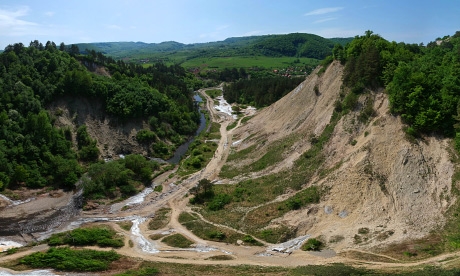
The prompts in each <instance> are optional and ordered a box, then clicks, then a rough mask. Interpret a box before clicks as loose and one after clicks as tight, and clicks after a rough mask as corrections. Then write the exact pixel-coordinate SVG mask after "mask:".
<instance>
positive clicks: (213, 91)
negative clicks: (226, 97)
mask: <svg viewBox="0 0 460 276" xmlns="http://www.w3.org/2000/svg"><path fill="white" fill-rule="evenodd" d="M206 94H208V96H209V97H211V98H212V99H214V98H216V97H218V96H222V90H220V89H210V90H206Z"/></svg>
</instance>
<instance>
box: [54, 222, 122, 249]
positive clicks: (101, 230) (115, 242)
mask: <svg viewBox="0 0 460 276" xmlns="http://www.w3.org/2000/svg"><path fill="white" fill-rule="evenodd" d="M64 244H68V245H76V246H85V245H99V246H102V247H122V246H123V245H124V242H123V240H121V239H119V238H116V232H115V231H114V230H112V229H108V228H106V227H92V228H78V229H75V230H72V231H68V232H63V233H58V234H53V235H51V237H50V238H49V239H48V245H50V246H57V245H64Z"/></svg>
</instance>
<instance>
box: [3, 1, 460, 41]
mask: <svg viewBox="0 0 460 276" xmlns="http://www.w3.org/2000/svg"><path fill="white" fill-rule="evenodd" d="M366 30H371V31H373V32H374V33H376V34H379V35H380V36H382V37H383V38H385V39H387V40H389V41H396V42H406V43H417V44H418V43H424V44H425V45H426V44H427V43H428V42H430V41H434V40H435V39H436V38H438V37H443V36H445V35H453V34H454V33H455V32H456V31H457V30H460V2H458V0H436V1H434V0H419V1H415V0H348V1H344V0H329V1H328V0H322V1H320V0H314V1H311V0H277V1H274V0H225V1H223V0H166V1H164V0H90V1H89V0H79V1H62V0H61V1H50V0H0V49H4V48H5V47H6V46H7V45H8V44H14V43H18V42H22V43H23V44H24V45H26V46H28V45H29V43H30V42H31V41H33V40H39V41H40V42H42V43H43V44H45V43H46V42H47V41H53V42H55V43H56V44H57V45H59V44H60V43H61V42H64V43H65V44H66V45H69V44H73V43H86V42H118V41H135V42H137V41H142V42H146V43H160V42H163V41H177V42H181V43H186V44H189V43H199V42H211V41H220V40H224V39H226V38H228V37H242V36H251V35H267V34H288V33H311V34H316V35H319V36H322V37H326V38H331V37H354V36H356V35H363V34H364V32H365V31H366Z"/></svg>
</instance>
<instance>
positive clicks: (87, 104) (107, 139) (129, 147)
mask: <svg viewBox="0 0 460 276" xmlns="http://www.w3.org/2000/svg"><path fill="white" fill-rule="evenodd" d="M48 108H49V109H50V110H51V111H52V112H53V113H54V114H55V115H56V125H57V126H59V127H62V126H68V127H70V128H71V129H72V132H73V133H74V134H75V133H76V129H77V128H78V126H80V125H83V124H84V125H86V126H87V129H88V133H89V135H90V136H91V137H92V138H93V139H96V140H97V142H98V143H97V146H98V148H99V151H100V153H101V157H103V158H107V157H109V158H110V157H112V156H115V155H116V154H120V153H139V154H147V152H148V146H146V145H141V144H139V143H138V141H137V140H136V134H137V132H138V131H139V130H141V129H143V128H145V127H146V123H144V122H143V121H142V120H130V121H127V122H123V121H120V120H117V119H116V118H114V117H113V116H110V115H107V114H105V113H104V112H103V108H102V104H101V103H100V102H99V101H94V100H93V101H92V100H89V99H86V98H82V97H71V96H67V97H64V98H60V99H57V100H56V101H55V102H53V104H52V105H50V106H49V107H48ZM74 140H75V137H74Z"/></svg>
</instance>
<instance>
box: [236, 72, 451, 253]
mask: <svg viewBox="0 0 460 276" xmlns="http://www.w3.org/2000/svg"><path fill="white" fill-rule="evenodd" d="M341 77H342V66H341V65H340V64H339V63H333V64H332V65H330V66H329V68H328V69H327V70H326V72H325V73H324V74H323V75H322V76H321V77H318V76H317V74H316V73H315V72H314V73H312V74H311V75H310V76H309V77H308V78H307V79H306V81H305V82H303V83H302V84H301V85H300V86H299V87H298V88H296V89H295V90H294V91H292V92H291V93H289V94H288V95H286V96H285V97H283V98H282V99H281V100H279V101H278V102H276V103H275V104H273V105H271V106H270V107H267V108H265V109H264V110H262V111H260V113H259V114H257V115H256V116H255V117H254V118H253V119H251V120H250V121H248V123H247V124H246V125H245V126H243V127H241V128H240V129H237V130H235V137H236V139H235V138H234V139H233V140H237V139H243V141H242V142H241V143H239V144H238V146H237V147H238V148H237V149H236V150H239V149H243V148H246V147H248V146H251V145H252V144H254V143H256V144H257V143H260V141H261V140H266V142H265V143H264V144H263V145H262V144H258V150H257V152H258V155H259V157H260V156H261V155H263V153H264V152H265V151H266V150H267V148H268V147H269V146H270V143H271V142H273V141H276V140H278V139H283V138H284V137H286V136H288V135H290V134H292V133H297V134H298V135H299V136H300V137H301V139H300V140H298V142H296V143H295V144H294V146H293V147H292V148H291V149H288V150H287V151H286V152H285V159H284V160H283V162H281V163H280V164H277V165H274V166H271V167H270V168H268V169H266V170H264V171H263V172H259V173H258V174H253V175H252V177H254V176H257V175H261V174H269V173H272V172H274V171H278V170H280V169H286V168H287V167H289V166H292V164H293V163H292V162H293V161H294V160H295V159H296V158H298V157H300V155H301V154H302V153H304V152H305V151H306V150H308V149H309V148H310V143H309V139H308V137H310V136H311V135H312V134H314V135H316V136H317V135H319V134H321V132H322V131H323V130H324V127H325V126H326V125H327V123H329V120H330V118H331V115H332V112H333V109H334V102H335V101H336V100H337V99H339V93H340V87H341V85H342V82H341ZM315 86H317V87H318V88H319V92H320V94H319V95H315V91H314V88H315ZM366 99H367V100H372V101H374V110H375V111H376V114H377V115H376V117H374V118H372V119H371V120H370V121H369V122H368V123H366V124H362V123H359V122H358V119H357V116H358V114H359V112H360V110H359V108H358V110H355V111H354V112H350V113H349V114H347V115H346V116H344V117H342V119H341V120H340V121H339V122H338V124H337V126H336V127H335V129H334V133H333V135H332V137H331V139H330V140H329V142H328V143H327V145H326V146H325V147H324V150H323V151H324V155H325V157H326V161H325V162H324V164H323V166H322V168H321V169H332V170H331V172H330V173H329V174H328V175H326V176H325V177H322V178H320V177H319V176H316V177H314V178H313V180H312V181H310V182H309V183H305V186H310V185H323V186H326V187H329V188H330V190H329V192H328V193H327V195H326V196H325V197H324V198H323V199H322V201H321V203H320V204H318V205H317V206H314V207H309V208H304V209H302V210H299V211H293V212H289V213H288V214H286V215H285V216H284V217H282V218H279V219H276V220H274V221H273V222H272V224H273V225H275V224H285V225H291V226H293V227H297V229H298V234H299V235H300V234H305V233H308V234H312V235H314V236H317V235H322V236H323V237H324V239H325V240H329V239H330V238H331V237H333V236H337V235H338V236H343V238H344V239H343V241H340V242H338V243H333V244H330V246H332V247H333V248H335V249H337V250H340V249H344V248H349V247H372V246H375V245H381V244H386V243H391V242H397V241H402V240H405V239H413V238H420V237H423V236H425V235H427V234H428V233H429V232H430V231H432V230H436V229H439V227H441V226H442V225H443V224H444V223H445V218H444V214H445V212H446V210H447V209H448V207H449V206H450V204H452V202H453V201H454V197H452V196H451V181H452V174H453V171H454V166H453V164H452V162H451V161H450V158H449V152H448V149H449V147H450V140H448V139H442V138H438V137H425V138H424V139H423V141H418V142H416V143H412V142H410V141H409V140H408V139H406V138H405V133H404V131H403V124H402V122H401V120H400V118H399V117H396V116H393V115H391V114H390V113H389V107H388V106H389V102H388V97H387V95H386V94H385V93H384V92H383V91H380V92H372V93H370V94H368V95H367V96H361V98H360V102H361V103H363V102H364V101H365V100H366ZM250 135H252V136H251V137H249V136H250ZM245 138H248V139H245ZM352 140H356V141H355V142H356V144H355V145H354V146H353V145H352V143H350V141H352ZM254 159H255V160H256V159H257V156H256V157H254V156H250V157H248V159H247V160H246V162H250V161H251V160H254ZM238 162H240V163H244V161H243V162H241V161H238ZM234 165H235V164H234ZM359 228H368V229H369V234H364V235H359V236H360V238H361V239H362V241H361V242H360V243H358V244H356V243H355V238H354V236H355V235H356V234H358V229H359Z"/></svg>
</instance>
